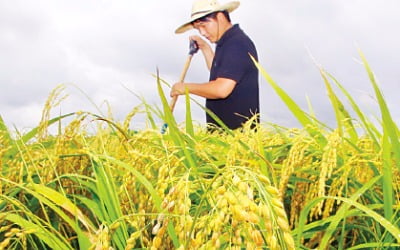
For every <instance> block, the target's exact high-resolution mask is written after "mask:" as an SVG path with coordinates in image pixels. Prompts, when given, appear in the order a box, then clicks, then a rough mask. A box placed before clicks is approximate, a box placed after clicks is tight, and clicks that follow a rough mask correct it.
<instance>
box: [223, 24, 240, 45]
mask: <svg viewBox="0 0 400 250" xmlns="http://www.w3.org/2000/svg"><path fill="white" fill-rule="evenodd" d="M239 29H240V28H239V24H234V25H233V26H232V27H231V28H230V29H228V30H227V31H225V33H224V34H223V35H222V37H221V38H220V39H219V40H218V42H217V46H222V44H223V43H224V42H225V41H226V40H228V39H229V38H231V37H232V36H233V35H234V34H235V33H236V32H237V31H238V30H239Z"/></svg>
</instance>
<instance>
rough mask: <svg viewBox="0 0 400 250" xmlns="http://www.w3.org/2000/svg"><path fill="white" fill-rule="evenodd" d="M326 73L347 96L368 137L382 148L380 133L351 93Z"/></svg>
mask: <svg viewBox="0 0 400 250" xmlns="http://www.w3.org/2000/svg"><path fill="white" fill-rule="evenodd" d="M324 73H325V74H326V75H327V76H329V78H331V79H332V80H333V82H334V83H335V84H336V86H338V88H339V89H340V90H341V91H342V93H343V94H344V95H345V96H346V98H347V100H348V101H349V102H350V105H351V107H352V108H353V110H354V112H355V113H356V114H357V116H358V118H359V119H360V120H361V124H362V126H363V127H364V130H365V131H366V132H367V133H368V135H369V136H370V137H371V138H372V140H373V141H374V144H375V146H376V147H378V148H380V144H379V141H378V138H379V137H380V133H379V131H378V129H377V128H376V127H375V126H374V125H373V123H372V122H371V121H370V120H369V119H368V118H367V117H366V116H365V115H364V113H363V112H362V111H361V109H360V107H359V106H358V105H357V103H356V102H355V100H354V98H353V97H352V96H351V95H350V94H349V92H348V91H347V90H346V89H345V88H344V87H343V85H342V84H340V83H339V81H338V80H337V79H336V78H335V77H333V76H332V75H331V74H329V73H328V72H326V71H324Z"/></svg>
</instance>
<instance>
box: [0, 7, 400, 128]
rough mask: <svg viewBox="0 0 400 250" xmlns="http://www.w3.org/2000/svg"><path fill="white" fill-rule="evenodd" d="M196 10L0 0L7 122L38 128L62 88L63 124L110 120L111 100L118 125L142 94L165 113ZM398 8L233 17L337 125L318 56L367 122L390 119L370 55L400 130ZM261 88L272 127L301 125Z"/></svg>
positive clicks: (193, 77) (272, 64)
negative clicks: (376, 91)
mask: <svg viewBox="0 0 400 250" xmlns="http://www.w3.org/2000/svg"><path fill="white" fill-rule="evenodd" d="M220 2H221V3H226V2H227V1H222V0H220ZM191 4H192V1H188V0H169V1H166V0H146V1H138V0H113V1H111V0H102V1H100V0H97V1H94V0H84V1H82V0H80V1H77V0H65V1H64V0H37V1H29V0H25V1H22V0H12V1H10V0H0V87H1V90H0V115H1V116H2V117H3V119H4V120H5V122H6V124H7V125H8V126H10V127H11V126H16V127H18V128H20V129H27V128H32V127H35V126H37V125H38V124H39V121H40V118H41V113H42V109H43V106H44V103H45V101H46V99H47V97H48V95H49V93H50V92H51V90H52V89H54V88H55V87H56V86H57V85H58V84H66V86H67V88H66V90H65V91H64V92H65V94H68V95H69V96H68V98H67V99H66V100H64V101H63V102H62V104H61V105H60V107H58V108H56V109H55V110H54V112H53V115H57V114H59V113H62V114H64V113H68V112H71V111H78V110H83V111H93V112H95V113H99V111H96V107H94V105H93V104H92V103H95V104H96V105H97V106H99V107H100V109H101V110H102V111H101V112H104V113H107V105H105V103H108V105H109V106H110V107H111V110H112V112H113V113H114V116H115V118H116V119H117V120H123V119H124V117H125V116H126V114H127V113H128V112H129V111H130V110H131V109H132V108H134V107H135V106H137V105H138V104H140V102H141V101H140V100H139V99H138V98H137V97H136V96H135V95H134V94H133V93H132V92H134V93H136V94H138V95H140V96H142V97H143V98H144V99H145V100H146V102H147V103H150V104H154V105H160V101H159V97H158V94H157V88H156V81H155V79H154V77H153V76H152V74H154V73H155V72H156V68H158V69H159V71H160V75H161V77H162V78H163V79H165V80H166V81H168V82H169V83H171V84H172V83H174V82H175V81H177V79H178V78H179V75H180V73H181V71H182V68H183V65H184V62H185V60H186V57H187V52H188V36H189V35H190V34H195V33H196V32H195V31H191V32H187V33H184V34H180V35H176V34H174V30H175V29H176V28H177V27H178V26H179V25H181V24H183V23H184V22H186V21H187V20H188V19H189V16H190V10H191ZM399 10H400V1H398V0H325V1H321V0H295V1H280V0H279V1H278V0H242V1H241V5H240V7H239V8H238V9H237V10H235V11H234V12H233V13H232V14H231V18H232V21H233V23H239V24H240V26H241V28H242V29H243V30H244V31H245V32H246V33H247V34H248V35H249V36H250V37H251V38H252V40H253V41H254V43H255V44H256V46H257V49H258V54H259V60H260V63H261V64H262V66H263V67H264V68H265V69H266V71H267V72H268V73H269V74H270V75H271V76H272V78H273V79H274V80H275V81H276V82H277V83H278V84H279V85H280V86H281V87H282V88H283V89H284V90H286V91H287V92H288V93H289V94H290V95H291V96H292V98H293V99H294V100H295V101H296V102H298V103H299V104H300V105H301V106H302V107H303V108H304V109H308V106H307V101H306V97H307V96H308V97H309V98H310V100H311V104H312V105H313V107H314V111H315V113H316V115H317V117H318V118H319V119H320V120H321V121H323V122H327V123H329V124H331V125H333V124H334V115H333V111H332V107H331V104H330V102H329V99H328V97H327V95H326V90H325V88H324V83H323V81H322V79H321V77H320V75H319V72H318V69H317V68H316V66H315V64H314V62H313V59H312V57H313V58H314V59H315V60H316V61H317V63H319V64H320V65H322V66H323V67H324V68H325V69H326V70H328V71H329V72H330V73H331V74H332V75H334V76H335V77H336V78H337V79H338V80H339V81H340V82H341V83H342V84H343V85H344V86H345V88H346V89H347V90H348V91H350V93H351V94H352V96H353V97H354V98H355V99H356V100H357V101H358V103H359V104H360V105H361V106H362V107H363V110H364V111H365V112H366V113H368V114H370V115H371V116H373V115H379V113H378V112H377V110H376V107H377V105H376V101H375V99H374V97H373V91H372V88H371V84H370V82H369V80H368V77H367V74H366V72H365V70H364V68H363V66H362V65H361V64H360V59H359V56H358V51H357V49H361V50H362V51H363V53H364V54H365V56H366V58H367V60H368V61H369V63H370V66H371V67H372V69H373V70H374V72H375V74H376V75H377V78H378V80H379V82H380V84H381V87H382V89H383V92H384V95H385V98H386V101H387V102H388V104H389V108H390V109H391V111H392V114H393V116H394V117H395V120H396V121H397V122H398V121H399V120H400V110H399V109H398V107H399V105H400V98H399V97H398V95H399V90H398V86H399V81H400V70H399V66H400V33H399V32H398V30H397V28H398V27H399V25H400V15H399ZM310 55H312V57H311V56H310ZM207 79H208V71H207V70H206V67H205V64H204V59H203V57H202V55H201V53H199V54H196V55H195V57H194V58H193V60H192V64H191V66H190V69H189V71H188V73H187V76H186V80H187V81H191V82H205V81H207ZM126 88H128V89H129V90H127V89H126ZM260 89H261V115H262V120H263V121H265V122H273V123H277V124H279V125H283V126H297V123H296V122H295V120H294V118H293V117H292V115H291V114H290V113H289V112H288V111H287V108H286V106H285V105H284V104H283V103H282V101H281V100H280V99H279V98H278V97H277V95H276V94H275V92H273V90H272V88H271V87H270V86H269V85H268V83H267V82H266V81H265V80H264V79H262V77H260ZM81 91H82V92H84V93H85V94H83V93H82V92H81ZM166 91H167V92H168V90H167V89H166ZM198 100H199V101H200V102H202V103H203V100H202V99H201V98H198ZM182 101H183V98H180V101H179V102H178V104H177V107H176V110H175V113H174V114H175V116H176V117H177V119H178V121H182V120H183V114H184V112H185V107H184V103H183V102H182ZM192 112H193V116H194V119H195V120H197V121H198V122H199V123H204V120H205V116H204V114H203V111H202V110H201V109H200V108H199V107H196V105H195V104H193V105H192ZM133 124H134V126H140V124H143V118H142V117H137V118H134V119H133Z"/></svg>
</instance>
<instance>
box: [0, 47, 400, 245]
mask: <svg viewBox="0 0 400 250" xmlns="http://www.w3.org/2000/svg"><path fill="white" fill-rule="evenodd" d="M360 56H361V59H362V61H363V63H364V66H365V70H366V73H367V74H368V76H369V78H370V82H371V84H372V86H373V89H374V91H375V98H376V100H377V102H378V103H379V107H380V112H381V114H380V120H379V122H378V124H379V126H377V125H375V124H376V122H374V121H371V120H370V119H369V117H367V116H366V115H365V114H364V113H363V111H362V110H361V109H360V107H359V106H358V105H357V103H356V101H355V100H354V99H353V98H352V97H351V96H350V95H349V93H348V92H347V91H346V90H345V88H344V87H343V86H342V85H341V84H340V83H339V82H338V81H337V80H336V79H335V78H334V77H333V76H332V75H330V74H329V73H327V72H326V71H325V70H323V69H321V70H320V72H321V77H322V78H321V79H322V82H323V84H325V85H326V89H327V92H328V96H329V99H330V101H331V103H332V108H333V110H334V112H335V115H336V122H337V125H336V127H335V128H329V127H328V126H326V125H325V124H323V122H321V121H319V120H318V119H317V117H314V116H313V115H310V114H308V113H306V112H305V111H303V110H302V109H301V108H300V107H299V106H298V105H297V104H296V103H295V102H294V100H293V99H292V98H290V96H288V95H287V93H286V92H285V91H284V90H283V89H281V88H280V87H279V86H278V85H277V84H276V83H275V82H274V80H273V79H272V77H271V76H269V75H268V73H267V72H266V71H265V70H264V69H263V68H262V66H260V65H258V64H257V63H256V64H257V66H258V67H259V69H260V73H261V74H262V76H263V77H264V78H265V81H266V82H267V83H268V84H270V85H271V86H272V88H273V89H274V91H275V92H276V94H277V95H278V96H279V97H280V98H281V99H282V101H283V102H284V103H285V104H286V106H287V107H288V109H289V110H290V111H291V112H292V114H293V116H294V117H295V118H296V119H297V120H298V121H299V123H300V124H301V125H302V127H301V128H285V127H282V126H279V125H271V124H262V125H261V126H260V127H259V128H258V129H257V130H252V129H250V128H249V127H245V129H243V130H242V131H229V130H227V129H221V131H215V132H213V133H209V132H207V131H206V129H205V128H202V127H196V126H194V125H193V121H192V117H191V113H190V105H191V104H192V103H193V102H191V101H190V98H189V97H188V96H186V110H187V112H186V120H185V122H184V123H183V124H177V123H176V121H175V120H174V117H173V114H172V113H171V111H170V110H169V108H168V101H167V98H166V97H165V95H164V93H163V91H162V89H163V88H162V84H164V82H163V80H161V79H160V78H157V84H158V89H159V94H160V98H161V101H162V103H163V107H162V108H161V109H158V108H154V107H152V106H150V105H148V104H146V103H145V102H143V103H142V104H141V105H139V106H137V107H134V108H133V109H132V112H131V113H129V114H127V115H126V118H125V120H123V121H116V120H113V119H112V118H110V117H104V116H100V115H98V114H93V113H89V112H85V111H79V112H78V111H77V112H74V113H70V114H64V115H61V116H59V117H55V118H52V117H50V111H51V109H52V108H54V107H56V106H57V105H61V103H62V100H63V87H62V86H60V87H57V88H55V89H54V90H53V92H51V93H50V95H49V98H48V100H47V102H46V105H45V107H44V111H43V117H42V120H41V122H40V124H38V126H37V127H36V128H34V129H33V130H31V131H29V132H26V133H23V134H21V133H18V131H12V130H11V129H10V128H8V127H7V126H6V125H5V124H4V122H3V120H2V119H1V117H0V160H1V165H0V166H1V169H0V171H1V172H0V179H1V181H0V249H96V250H97V249H399V248H400V229H399V224H400V214H399V211H400V186H399V185H400V175H399V170H400V143H399V129H398V126H397V124H396V123H395V122H394V121H393V118H392V117H391V114H390V111H389V109H388V107H387V104H386V102H385V100H384V98H383V94H382V93H381V91H380V88H379V86H378V84H377V83H376V80H375V78H374V74H373V72H372V70H371V69H370V67H369V66H368V63H367V61H366V60H365V58H364V56H363V54H362V53H361V52H360ZM335 90H336V91H339V92H340V93H341V95H342V96H344V97H345V98H344V99H345V100H341V99H340V98H339V95H338V93H336V92H335ZM271 94H272V93H271ZM342 99H343V98H342ZM345 103H348V104H349V107H346V106H345ZM137 114H146V116H147V124H148V127H147V128H146V129H143V130H140V131H133V130H131V129H130V123H131V121H132V119H133V118H134V117H135V115H137ZM350 114H354V115H353V116H351V115H350ZM157 118H161V119H162V120H163V121H165V122H166V123H167V124H168V130H167V132H166V133H161V132H160V128H161V126H160V124H157V122H156V120H157ZM65 119H70V122H68V124H65V125H63V124H64V123H62V121H64V120H65ZM51 127H55V128H57V129H56V130H57V133H50V132H49V128H51Z"/></svg>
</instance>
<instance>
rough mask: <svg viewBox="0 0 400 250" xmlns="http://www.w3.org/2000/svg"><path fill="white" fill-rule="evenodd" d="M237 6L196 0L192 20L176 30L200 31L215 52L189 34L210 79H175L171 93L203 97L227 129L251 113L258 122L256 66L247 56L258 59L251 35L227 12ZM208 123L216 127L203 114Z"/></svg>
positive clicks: (209, 0)
mask: <svg viewBox="0 0 400 250" xmlns="http://www.w3.org/2000/svg"><path fill="white" fill-rule="evenodd" d="M237 7H239V2H237V1H235V2H230V3H227V4H224V5H221V4H219V3H218V2H217V1H216V0H196V1H195V2H194V3H193V7H192V14H191V20H190V21H189V22H187V23H185V24H183V25H182V26H180V27H179V28H178V29H176V31H175V33H183V32H185V31H187V30H189V29H191V28H195V29H197V30H198V31H199V33H200V35H202V36H203V37H205V38H206V39H207V40H209V41H210V42H211V43H215V44H216V48H215V53H214V51H213V50H212V48H211V46H210V45H209V44H208V43H207V42H206V41H205V40H203V39H202V38H200V37H199V36H196V35H195V36H191V37H190V39H192V40H194V41H195V42H196V43H197V45H198V47H199V49H200V50H201V51H202V53H203V55H204V58H205V61H206V64H207V67H208V69H209V70H210V78H209V82H206V83H182V82H179V83H175V84H174V85H173V86H172V89H171V93H170V95H171V97H174V96H177V95H182V94H184V93H185V89H186V88H187V89H188V91H189V93H191V94H195V95H198V96H202V97H204V98H206V99H207V100H206V107H207V108H208V109H209V110H211V111H212V112H213V113H214V114H215V115H216V116H217V117H218V118H219V119H220V120H222V122H223V123H224V124H225V125H226V126H227V127H228V128H230V129H237V128H240V127H241V126H242V125H243V124H244V123H245V122H246V121H248V120H249V119H251V118H252V117H254V116H256V117H254V118H255V119H253V121H254V124H253V126H254V125H256V124H257V123H259V112H260V106H259V88H258V70H257V68H256V66H255V65H254V63H253V61H252V60H251V58H250V55H252V56H253V57H254V58H255V59H256V60H257V51H256V48H255V46H254V44H253V42H252V41H251V40H250V38H249V37H248V36H247V35H246V34H245V33H244V32H243V31H242V30H241V29H240V27H239V25H238V24H235V25H233V24H232V23H231V20H230V16H229V13H230V12H232V11H233V10H235V9H236V8H237ZM206 116H207V117H206V118H207V124H208V125H211V127H213V126H217V127H219V124H218V122H217V121H216V120H214V119H213V118H212V117H211V116H210V115H208V114H206Z"/></svg>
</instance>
